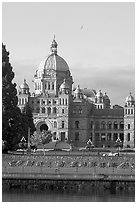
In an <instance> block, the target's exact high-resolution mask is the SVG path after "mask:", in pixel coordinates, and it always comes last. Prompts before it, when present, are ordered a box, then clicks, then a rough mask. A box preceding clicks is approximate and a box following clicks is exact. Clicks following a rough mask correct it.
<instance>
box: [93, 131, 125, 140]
mask: <svg viewBox="0 0 137 204" xmlns="http://www.w3.org/2000/svg"><path fill="white" fill-rule="evenodd" d="M119 138H120V140H121V141H124V133H120V134H119ZM117 139H118V133H113V134H112V133H107V134H106V133H99V132H97V133H95V140H96V141H106V140H107V141H116V140H117Z"/></svg>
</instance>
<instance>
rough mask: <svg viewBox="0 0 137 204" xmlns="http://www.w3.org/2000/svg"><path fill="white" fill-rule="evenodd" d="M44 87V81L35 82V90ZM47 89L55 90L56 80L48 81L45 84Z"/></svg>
mask: <svg viewBox="0 0 137 204" xmlns="http://www.w3.org/2000/svg"><path fill="white" fill-rule="evenodd" d="M41 89H42V83H35V90H41ZM45 89H46V90H54V82H47V83H46V84H45Z"/></svg>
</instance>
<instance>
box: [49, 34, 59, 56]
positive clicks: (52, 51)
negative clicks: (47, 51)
mask: <svg viewBox="0 0 137 204" xmlns="http://www.w3.org/2000/svg"><path fill="white" fill-rule="evenodd" d="M57 46H58V44H57V42H56V41H55V34H54V37H53V41H52V43H51V47H50V48H51V53H53V54H57Z"/></svg>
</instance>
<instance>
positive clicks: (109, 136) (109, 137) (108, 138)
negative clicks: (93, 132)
mask: <svg viewBox="0 0 137 204" xmlns="http://www.w3.org/2000/svg"><path fill="white" fill-rule="evenodd" d="M107 140H108V141H111V133H108V134H107Z"/></svg>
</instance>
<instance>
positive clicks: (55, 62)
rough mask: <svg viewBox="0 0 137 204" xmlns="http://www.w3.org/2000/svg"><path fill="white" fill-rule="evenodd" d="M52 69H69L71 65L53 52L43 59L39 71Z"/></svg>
mask: <svg viewBox="0 0 137 204" xmlns="http://www.w3.org/2000/svg"><path fill="white" fill-rule="evenodd" d="M51 69H53V70H57V71H67V70H69V66H68V64H67V62H66V61H65V60H64V59H63V58H62V57H60V56H59V55H57V54H53V53H52V54H51V55H49V56H48V57H46V58H45V59H44V60H42V62H41V63H40V65H39V67H38V70H39V71H43V70H51Z"/></svg>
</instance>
